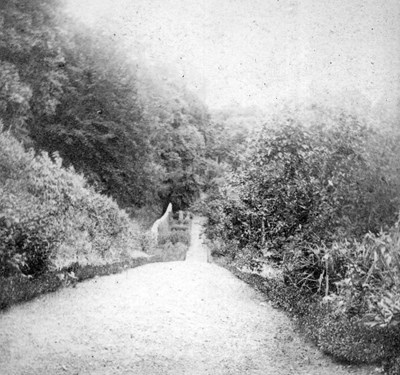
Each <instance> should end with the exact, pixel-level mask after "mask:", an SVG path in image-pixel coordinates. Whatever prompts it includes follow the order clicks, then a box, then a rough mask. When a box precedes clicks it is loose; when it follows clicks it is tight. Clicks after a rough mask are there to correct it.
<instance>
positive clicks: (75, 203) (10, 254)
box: [0, 133, 140, 277]
mask: <svg viewBox="0 0 400 375" xmlns="http://www.w3.org/2000/svg"><path fill="white" fill-rule="evenodd" d="M61 164H62V161H61V159H60V157H59V156H58V155H57V154H54V155H53V156H52V157H49V156H48V154H47V153H45V152H42V153H41V154H39V155H36V156H35V154H34V152H33V151H29V152H27V151H25V150H24V149H23V146H22V145H21V144H20V143H19V142H18V141H17V140H15V138H13V137H12V136H10V135H8V134H6V133H0V274H1V276H2V277H11V276H15V275H24V276H29V277H38V276H40V275H41V274H43V273H46V272H49V271H54V270H61V269H63V268H68V267H70V266H71V265H73V264H79V265H81V266H82V265H86V264H91V265H96V264H106V263H113V262H118V261H122V260H126V259H130V258H131V257H132V256H133V255H134V254H135V251H137V250H140V244H139V228H138V226H137V225H136V224H135V223H134V222H132V221H131V220H130V219H129V217H128V215H127V214H126V213H125V212H124V211H121V210H120V209H119V207H118V205H117V204H116V203H115V202H114V201H113V200H111V199H110V198H108V197H105V196H102V195H100V194H98V193H96V192H95V191H94V190H93V188H92V187H90V186H89V185H88V184H87V182H86V180H85V178H84V177H83V176H82V175H78V174H76V173H75V172H74V171H73V169H68V170H67V169H64V168H62V166H61Z"/></svg>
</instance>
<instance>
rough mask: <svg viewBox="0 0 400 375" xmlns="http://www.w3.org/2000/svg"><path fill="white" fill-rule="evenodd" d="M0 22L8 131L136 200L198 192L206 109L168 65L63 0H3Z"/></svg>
mask: <svg viewBox="0 0 400 375" xmlns="http://www.w3.org/2000/svg"><path fill="white" fill-rule="evenodd" d="M0 26H1V27H0V56H1V58H0V59H1V61H0V79H1V86H0V118H3V120H4V123H5V126H6V128H7V129H10V130H11V131H12V133H13V134H14V135H15V136H17V137H18V138H19V139H20V140H23V141H24V142H25V144H27V145H29V146H33V147H34V148H35V149H36V150H45V151H47V152H49V153H50V154H52V153H53V152H55V151H57V152H58V153H59V155H60V156H61V157H62V159H63V163H64V165H66V166H69V165H72V166H74V168H75V169H76V170H77V171H78V172H83V173H84V174H85V176H86V178H87V179H88V181H89V182H90V183H91V184H93V185H95V186H96V189H97V191H99V192H101V193H105V194H107V195H111V196H113V197H114V198H115V199H116V200H117V201H118V203H119V204H121V205H123V206H124V207H129V208H130V209H133V210H134V209H135V208H139V207H143V206H146V205H153V206H155V207H158V210H159V211H161V209H162V206H163V205H166V204H168V201H172V202H173V203H174V205H175V206H176V207H177V208H184V207H186V206H188V204H190V202H191V201H192V200H193V199H194V198H195V197H196V196H197V195H198V194H199V189H200V186H201V184H202V176H203V175H204V163H205V162H204V156H205V151H204V148H205V137H204V133H205V130H204V129H205V128H206V127H207V126H208V114H207V111H206V109H205V108H204V106H203V105H202V104H201V102H200V101H199V100H198V99H197V98H196V97H195V96H194V95H192V94H191V93H190V92H189V91H188V90H187V89H186V88H185V87H184V86H183V85H182V84H181V83H180V82H179V77H178V76H177V75H176V74H175V73H174V72H173V70H172V69H170V68H168V67H165V66H151V64H150V63H149V62H148V61H147V60H146V59H145V58H144V57H143V55H144V53H143V52H141V49H140V48H138V49H136V50H135V49H134V48H132V49H128V48H126V45H123V44H122V42H121V41H120V40H117V39H116V38H115V35H114V34H113V33H112V31H111V30H110V29H108V28H107V25H104V24H99V25H97V27H96V26H94V27H93V28H88V27H85V26H84V25H82V24H80V23H78V22H75V21H74V20H72V19H71V18H69V17H68V15H66V14H65V13H64V12H63V6H62V2H57V1H55V2H54V1H48V0H36V1H27V0H17V1H15V0H7V1H3V2H2V3H1V4H0ZM137 44H138V45H140V40H138V41H137Z"/></svg>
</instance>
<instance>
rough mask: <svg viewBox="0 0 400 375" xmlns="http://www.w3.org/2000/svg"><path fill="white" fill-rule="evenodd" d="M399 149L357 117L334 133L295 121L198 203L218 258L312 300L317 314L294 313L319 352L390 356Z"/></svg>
mask: <svg viewBox="0 0 400 375" xmlns="http://www.w3.org/2000/svg"><path fill="white" fill-rule="evenodd" d="M396 150H397V149H396V145H395V141H394V140H393V139H388V138H385V137H384V136H383V135H382V134H379V133H378V132H376V131H372V130H371V129H368V128H366V127H364V126H362V125H361V124H360V123H359V122H358V121H357V120H356V119H354V118H352V117H344V116H339V117H338V118H336V119H335V121H334V122H333V123H332V124H330V126H329V127H328V126H320V125H318V126H309V127H305V126H302V125H301V124H299V123H296V122H295V121H292V120H289V121H287V122H285V123H279V124H276V126H274V127H265V128H264V129H263V130H262V132H261V133H260V134H259V136H258V138H257V139H256V140H254V142H252V143H251V148H250V149H249V150H248V154H247V155H245V156H244V157H243V164H242V166H241V167H240V168H239V169H237V170H235V171H234V172H232V173H230V174H229V175H227V176H226V180H227V183H226V184H225V185H224V186H219V187H218V188H216V189H215V190H214V191H213V192H212V191H210V192H209V196H208V197H207V199H206V201H205V202H203V203H202V209H203V213H204V214H205V215H206V216H207V217H208V228H207V233H208V236H209V238H210V239H212V240H213V241H214V243H217V246H216V247H215V249H214V251H213V252H214V254H215V255H222V256H225V257H227V258H229V259H230V261H231V262H233V263H235V264H236V265H238V266H244V265H245V266H250V268H252V269H257V268H261V267H262V265H263V264H264V263H265V262H273V263H274V264H275V265H278V266H279V267H280V268H281V270H282V272H283V279H284V282H285V285H286V287H287V288H289V287H290V288H292V289H293V290H294V291H295V293H294V294H293V297H294V296H296V295H299V296H302V298H303V297H304V298H305V297H307V298H311V297H312V301H314V302H312V303H311V302H310V301H309V300H307V301H306V304H307V303H308V304H311V305H312V306H313V307H312V309H311V310H309V309H307V310H306V311H303V312H301V311H300V310H297V313H298V314H305V316H306V317H307V318H305V319H304V321H307V319H309V321H310V323H309V325H310V327H312V325H313V324H317V325H318V326H319V327H320V328H319V329H318V330H316V332H318V334H317V336H318V337H317V336H316V337H314V338H315V339H317V341H318V342H319V343H321V344H320V346H321V348H323V350H326V351H327V352H331V353H333V354H335V355H336V356H338V357H340V358H344V359H348V360H352V361H357V362H363V361H364V362H370V361H371V360H374V359H375V360H378V359H379V360H382V359H384V358H387V357H388V356H390V355H393V350H392V349H393V348H394V347H395V346H393V345H394V344H393V345H392V344H390V343H389V341H388V340H386V339H387V338H388V337H390V338H391V340H390V342H394V341H393V337H395V335H393V332H396V334H398V327H399V323H400V288H399V277H400V266H399V264H400V261H399V257H400V253H399V252H400V240H399V238H400V230H399V225H398V224H396V223H397V219H398V212H399V208H400V205H399V197H400V189H399V188H400V176H399V175H398V170H397V169H398V152H397V151H396ZM221 243H222V245H221ZM218 244H219V245H218ZM310 296H311V297H310ZM289 304H290V305H291V309H294V308H295V306H296V305H297V299H295V300H294V301H293V302H290V301H289ZM302 304H304V301H303V302H302ZM313 322H314V323H313ZM348 332H352V334H353V336H354V337H357V340H358V341H357V343H356V345H355V346H354V350H349V347H350V341H351V336H349V334H348ZM346 340H347V341H346ZM371 340H372V341H371ZM385 340H386V341H385ZM374 342H379V344H376V345H377V346H376V347H375V346H374V345H375V344H373V343H374ZM383 342H387V344H385V345H383V344H382V343H383ZM381 344H382V345H383V346H382V347H379V345H381ZM396 345H398V341H397V342H396ZM364 346H365V348H368V349H365V348H364ZM341 347H343V348H345V349H343V350H349V352H350V353H353V354H348V355H347V356H346V354H345V352H344V351H343V350H342V349H340V348H341ZM378 347H379V350H378V349H377V348H378ZM372 352H373V353H375V354H374V355H372V354H371V353H372Z"/></svg>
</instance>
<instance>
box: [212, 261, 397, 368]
mask: <svg viewBox="0 0 400 375" xmlns="http://www.w3.org/2000/svg"><path fill="white" fill-rule="evenodd" d="M213 260H214V262H215V263H216V264H218V265H220V266H222V267H225V268H226V269H228V270H229V271H231V272H232V273H233V274H234V275H235V276H236V277H238V278H239V279H241V280H243V281H245V282H246V283H248V284H249V285H251V286H252V287H254V288H256V289H257V290H259V291H261V292H262V293H264V294H265V295H266V296H267V297H268V299H269V300H270V301H271V303H272V304H273V305H274V306H275V307H277V308H280V309H282V310H284V311H286V312H287V313H289V315H290V316H291V317H292V318H293V319H294V320H295V321H296V323H297V324H298V325H299V327H300V328H301V330H302V332H303V333H304V334H305V335H306V336H307V337H309V338H311V339H312V340H313V341H314V342H315V343H316V344H317V346H318V347H319V348H320V349H321V350H322V351H323V352H325V353H327V354H330V355H332V356H334V357H335V358H337V359H338V360H341V361H344V362H347V363H354V364H357V363H358V364H361V363H365V364H377V365H382V366H383V368H384V369H385V371H386V373H387V374H390V375H399V374H400V357H399V356H400V327H397V328H391V329H388V328H377V327H374V328H371V327H367V326H365V325H363V324H362V322H361V321H360V320H359V318H358V317H357V316H356V315H355V316H347V315H346V316H345V315H341V314H338V313H337V312H336V311H335V310H333V309H332V308H331V306H330V305H329V304H323V303H321V300H320V299H318V298H316V297H313V296H311V295H304V294H302V293H299V290H298V289H297V288H295V287H293V286H288V285H285V283H284V282H283V281H281V280H277V279H273V278H271V279H270V278H264V277H262V276H260V275H258V274H252V273H248V272H243V271H241V270H240V269H238V268H237V267H236V266H235V265H234V264H233V263H230V262H228V261H227V260H226V259H225V258H223V257H219V258H214V259H213Z"/></svg>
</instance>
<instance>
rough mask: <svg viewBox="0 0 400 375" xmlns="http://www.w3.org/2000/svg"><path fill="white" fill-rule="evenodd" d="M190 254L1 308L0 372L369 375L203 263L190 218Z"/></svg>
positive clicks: (53, 374)
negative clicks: (340, 359) (338, 360)
mask: <svg viewBox="0 0 400 375" xmlns="http://www.w3.org/2000/svg"><path fill="white" fill-rule="evenodd" d="M192 233H193V242H192V244H193V246H192V247H191V249H190V251H189V253H188V258H187V261H186V262H172V263H157V264H148V265H145V266H143V267H139V268H135V269H132V270H128V271H126V272H124V273H122V274H118V275H112V276H107V277H102V278H97V279H93V280H90V281H87V282H83V283H80V284H78V285H77V286H76V288H68V289H64V290H60V291H58V292H56V293H53V294H48V295H45V296H42V297H40V298H38V299H36V300H35V301H32V302H29V303H25V304H22V305H19V306H15V307H13V308H11V309H9V310H8V311H6V312H4V313H2V314H1V315H0V374H1V375H11V374H26V375H39V374H40V375H42V374H48V375H58V374H74V375H75V374H81V375H83V374H104V375H112V374H174V375H179V374H210V375H211V374H212V375H214V374H232V375H233V374H238V375H239V374H240V375H243V374H260V375H289V374H292V375H295V374H296V375H297V374H302V375H321V374H329V375H339V374H340V375H342V374H358V375H366V374H373V373H374V371H375V369H374V368H371V367H364V368H361V367H349V366H345V365H341V364H338V363H334V362H333V361H332V359H330V358H328V357H326V356H325V355H323V354H322V353H320V352H319V351H318V350H317V349H316V348H314V347H313V346H312V345H311V344H309V343H306V342H305V341H304V340H303V339H302V338H301V337H300V336H299V335H298V334H297V333H296V332H295V330H294V328H293V324H292V323H291V322H290V320H289V319H288V318H287V317H286V316H285V315H284V313H282V312H280V311H277V310H275V309H273V308H272V307H271V306H270V304H269V303H268V302H266V301H265V300H264V296H263V295H261V294H259V293H258V292H256V291H254V290H253V289H252V288H251V287H249V286H248V285H246V284H245V283H244V282H242V281H240V280H238V279H237V278H235V277H234V276H233V275H231V274H230V273H229V272H228V271H227V270H225V269H223V268H220V267H218V266H216V265H214V264H209V263H207V262H206V259H207V249H206V248H205V247H204V246H203V245H202V244H201V241H200V240H199V235H200V222H199V221H195V223H194V225H193V228H192Z"/></svg>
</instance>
